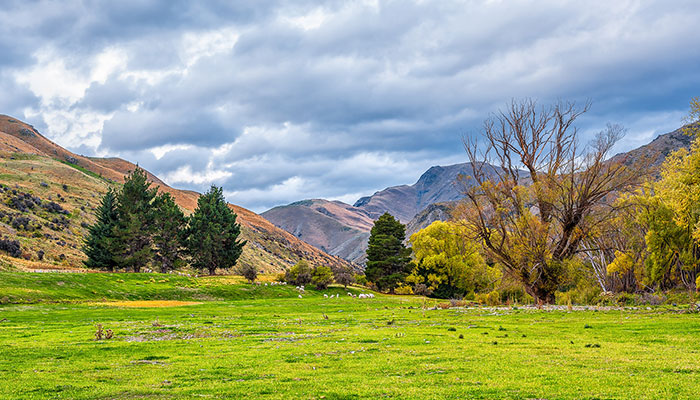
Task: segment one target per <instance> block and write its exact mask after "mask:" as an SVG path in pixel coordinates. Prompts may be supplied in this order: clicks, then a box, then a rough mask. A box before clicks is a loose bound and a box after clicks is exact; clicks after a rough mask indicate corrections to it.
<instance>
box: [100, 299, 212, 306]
mask: <svg viewBox="0 0 700 400" xmlns="http://www.w3.org/2000/svg"><path fill="white" fill-rule="evenodd" d="M90 304H91V305H95V306H112V307H134V308H155V307H181V306H194V305H197V304H202V302H200V301H178V300H133V301H103V302H99V303H90Z"/></svg>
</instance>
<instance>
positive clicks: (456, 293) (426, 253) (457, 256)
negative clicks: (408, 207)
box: [406, 221, 500, 299]
mask: <svg viewBox="0 0 700 400" xmlns="http://www.w3.org/2000/svg"><path fill="white" fill-rule="evenodd" d="M411 245H412V249H413V253H414V254H415V256H416V259H417V261H418V263H417V264H416V266H415V267H414V269H413V272H412V273H411V275H409V276H408V277H407V278H406V282H409V283H411V284H413V285H417V284H424V285H426V287H427V290H428V292H430V293H431V295H432V296H433V297H437V298H443V299H450V298H457V297H460V298H461V297H464V295H465V294H467V293H469V292H474V291H484V290H488V289H492V288H493V283H494V282H496V281H498V280H499V278H500V271H499V269H498V268H495V267H489V266H488V265H486V263H485V262H484V259H483V258H482V257H481V255H480V254H479V252H478V249H477V246H476V245H475V244H474V243H473V242H472V241H471V240H470V239H469V238H468V237H467V232H466V230H465V229H464V227H462V226H460V225H458V224H455V223H452V222H443V221H435V222H433V223H432V224H430V226H428V227H426V228H424V229H422V230H420V231H419V232H416V233H414V234H413V235H411Z"/></svg>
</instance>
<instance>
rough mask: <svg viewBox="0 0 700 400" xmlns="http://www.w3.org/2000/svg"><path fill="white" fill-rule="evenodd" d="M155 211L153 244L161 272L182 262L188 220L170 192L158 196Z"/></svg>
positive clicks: (167, 270) (169, 269) (155, 257)
mask: <svg viewBox="0 0 700 400" xmlns="http://www.w3.org/2000/svg"><path fill="white" fill-rule="evenodd" d="M153 212H154V213H155V217H154V230H153V245H154V247H155V250H156V251H155V255H154V259H155V261H156V262H157V263H158V264H159V265H160V272H163V273H166V272H169V271H172V270H173V269H175V267H176V266H177V265H178V264H180V263H181V262H182V252H183V243H182V242H183V239H184V228H185V225H186V224H187V220H186V218H185V215H184V214H183V213H182V210H180V207H178V205H177V204H176V203H175V199H174V198H173V197H172V196H171V195H170V193H161V194H160V195H158V196H156V198H155V200H154V201H153Z"/></svg>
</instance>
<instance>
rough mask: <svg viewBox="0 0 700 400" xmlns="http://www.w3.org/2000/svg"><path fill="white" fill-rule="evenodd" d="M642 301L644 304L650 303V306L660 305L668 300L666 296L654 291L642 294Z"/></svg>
mask: <svg viewBox="0 0 700 400" xmlns="http://www.w3.org/2000/svg"><path fill="white" fill-rule="evenodd" d="M641 301H642V303H643V304H649V305H650V306H658V305H660V304H663V303H664V302H665V301H666V297H665V296H659V295H656V294H654V293H644V294H642V298H641Z"/></svg>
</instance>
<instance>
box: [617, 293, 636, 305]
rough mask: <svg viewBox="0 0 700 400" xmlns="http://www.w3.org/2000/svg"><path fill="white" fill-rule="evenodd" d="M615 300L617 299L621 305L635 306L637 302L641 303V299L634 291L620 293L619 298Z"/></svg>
mask: <svg viewBox="0 0 700 400" xmlns="http://www.w3.org/2000/svg"><path fill="white" fill-rule="evenodd" d="M615 300H616V301H617V304H619V305H621V306H633V305H635V304H639V300H640V299H639V298H638V297H637V296H636V295H634V294H632V293H625V292H623V293H620V294H618V295H617V299H615Z"/></svg>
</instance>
